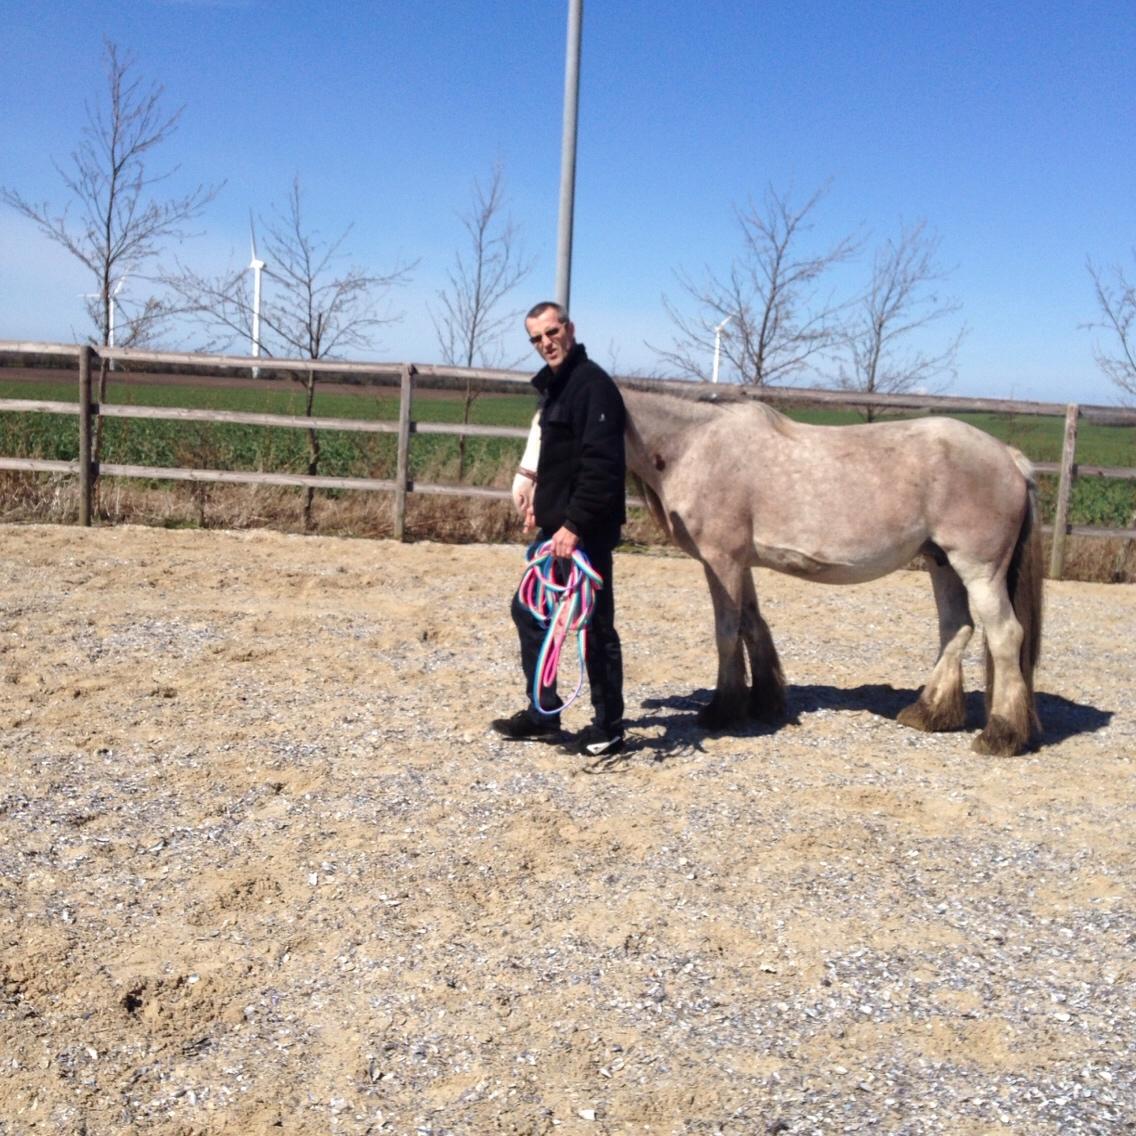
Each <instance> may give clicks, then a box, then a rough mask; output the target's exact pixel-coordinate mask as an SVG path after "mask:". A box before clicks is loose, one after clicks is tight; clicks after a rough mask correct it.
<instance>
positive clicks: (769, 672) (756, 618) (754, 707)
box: [741, 569, 785, 722]
mask: <svg viewBox="0 0 1136 1136" xmlns="http://www.w3.org/2000/svg"><path fill="white" fill-rule="evenodd" d="M741 635H742V642H743V643H744V644H745V647H746V651H747V652H748V654H749V669H750V678H751V685H750V691H749V714H750V717H751V718H756V719H758V721H761V722H778V721H780V720H781V719H782V718H784V717H785V676H784V674H783V673H782V671H781V660H780V659H779V658H778V657H777V648H776V647H775V646H774V645H773V636H772V635H771V634H770V631H769V624H768V623H766V622H765V619H764V618H763V617H762V614H761V609H760V608H759V607H758V603H757V589H756V588H755V587H754V583H753V571H752V569H746V570H745V573H744V576H743V579H742V624H741Z"/></svg>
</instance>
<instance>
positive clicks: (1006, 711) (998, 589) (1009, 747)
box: [970, 578, 1034, 757]
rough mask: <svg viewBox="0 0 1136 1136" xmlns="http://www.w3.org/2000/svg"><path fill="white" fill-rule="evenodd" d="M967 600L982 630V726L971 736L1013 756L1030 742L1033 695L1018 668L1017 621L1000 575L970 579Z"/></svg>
mask: <svg viewBox="0 0 1136 1136" xmlns="http://www.w3.org/2000/svg"><path fill="white" fill-rule="evenodd" d="M970 602H971V605H972V606H973V608H974V610H975V613H976V614H977V615H978V618H979V619H980V620H981V621H982V629H983V631H984V632H985V633H986V651H987V660H986V667H987V692H986V728H985V729H984V730H983V731H982V733H980V734H979V735H978V737H976V738H975V739H974V749H975V750H976V751H977V752H978V753H989V754H994V755H995V756H998V757H1013V756H1014V755H1015V754H1019V753H1024V752H1025V751H1026V750H1027V749H1029V747H1030V740H1031V736H1032V733H1033V725H1034V712H1033V699H1032V696H1031V693H1030V689H1029V684H1028V683H1027V682H1026V679H1025V677H1024V675H1023V674H1022V667H1021V649H1022V634H1023V633H1022V625H1021V624H1020V623H1019V622H1018V619H1017V617H1016V616H1015V615H1014V609H1013V605H1012V604H1011V603H1010V597H1009V594H1008V593H1007V591H1006V586H1005V583H1004V581H1003V579H1001V578H999V579H997V580H996V581H988V580H978V581H975V582H973V583H972V584H971V585H970Z"/></svg>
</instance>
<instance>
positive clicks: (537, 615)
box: [517, 540, 603, 717]
mask: <svg viewBox="0 0 1136 1136" xmlns="http://www.w3.org/2000/svg"><path fill="white" fill-rule="evenodd" d="M602 587H603V577H602V576H600V574H599V573H598V572H597V571H596V570H595V569H594V568H593V567H592V565H591V563H590V561H589V560H588V557H587V555H586V554H585V553H584V551H583V550H582V549H579V548H577V549H576V551H575V552H573V553H572V556H571V558H570V559H569V558H567V557H558V556H553V554H552V541H550V540H546V541H545V542H544V543H543V544H539V545H536V546H534V547H533V548H532V549H530V550H529V556H528V559H527V560H526V561H525V571H524V575H523V576H522V577H521V583H520V587H519V588H518V589H517V598H518V599H519V600H520V602H521V605H522V606H523V607H524V608H525V610H526V611H528V613H529V614H530V615H531V616H532V617H533V619H535V620H536V621H537V623H539V624H540V626H541V627H546V628H548V630H547V632H546V633H545V636H544V642H543V643H542V644H541V648H540V654H539V655H538V656H537V661H536V668H535V670H534V672H533V688H532V704H533V708H534V709H535V710H536V711H537V713H538V714H544V715H546V716H547V717H551V716H553V715H554V714H559V713H560V712H561V711H562V710H565V709H567V708H568V707H569V706H571V705H572V703H573V702H575V701H576V699H577V698H578V697H579V695H580V691H581V690H583V688H584V674H585V662H584V660H585V658H586V656H587V653H588V624H589V623H591V621H592V613H593V611H595V606H596V589H597V588H602ZM573 632H575V634H576V653H577V655H578V656H579V662H580V678H579V681H578V682H577V683H576V689H575V690H574V691H573V692H572V694H571V696H570V697H569V698H568V699H567V700H566V701H565V702H562V703H561V704H560V705H559V706H557V707H556V708H555V709H554V710H545V709H544V707H543V705H542V704H541V692H542V691H544V690H548V689H550V688H551V687H553V686H554V685H555V683H556V675H557V672H558V670H559V668H560V653H561V651H562V649H563V647H564V643H565V641H566V640H567V638H568V636H569V635H570V634H572V633H573Z"/></svg>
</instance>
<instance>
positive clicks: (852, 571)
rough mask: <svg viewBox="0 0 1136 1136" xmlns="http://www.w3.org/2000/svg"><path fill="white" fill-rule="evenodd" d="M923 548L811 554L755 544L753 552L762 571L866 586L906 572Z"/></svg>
mask: <svg viewBox="0 0 1136 1136" xmlns="http://www.w3.org/2000/svg"><path fill="white" fill-rule="evenodd" d="M921 544H922V541H915V542H912V543H910V544H909V542H903V543H901V544H899V545H897V546H894V547H890V548H873V549H871V550H867V549H858V550H855V551H853V550H851V549H848V550H836V549H832V550H827V551H826V552H824V553H817V552H812V553H809V552H803V551H802V550H801V549H798V548H789V547H786V546H784V545H767V544H761V543H759V542H757V541H755V542H754V546H753V549H754V553H755V554H756V556H757V562H758V564H759V565H760V566H761V567H763V568H771V569H773V571H775V572H783V573H784V574H785V575H787V576H795V577H796V578H797V579H799V580H812V581H814V582H815V583H818V584H862V583H864V582H865V581H866V580H876V579H878V578H879V577H880V576H886V575H887V574H888V573H889V572H894V571H896V570H897V569H898V568H902V567H903V566H904V565H905V564H907V563H909V562H910V561H911V560H912V558H913V557H914V556H915V554H916V553H917V552H918V551H919V548H920V546H921Z"/></svg>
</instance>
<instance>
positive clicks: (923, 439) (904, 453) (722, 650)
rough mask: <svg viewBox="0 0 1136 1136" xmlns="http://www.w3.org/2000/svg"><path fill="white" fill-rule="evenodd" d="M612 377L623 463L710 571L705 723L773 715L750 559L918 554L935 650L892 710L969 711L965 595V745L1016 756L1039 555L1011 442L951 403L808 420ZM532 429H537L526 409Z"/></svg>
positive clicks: (741, 398)
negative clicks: (981, 699) (976, 658)
mask: <svg viewBox="0 0 1136 1136" xmlns="http://www.w3.org/2000/svg"><path fill="white" fill-rule="evenodd" d="M620 390H621V393H622V395H623V399H624V404H625V406H626V408H627V426H626V431H625V443H626V456H627V465H628V469H629V470H630V471H631V472H632V473H633V474H634V475H635V476H636V477H637V478H638V479H639V482H640V484H641V486H642V490H643V497H644V499H645V500H646V503H647V505H648V507H649V509H650V511H651V513H652V515H653V516H654V518H655V520H656V521H657V522H658V523H659V525H660V526H661V527H662V529H663V530H664V531H665V532H666V533H667V534H668V536H669V537H670V538H671V539H672V540H673V541H674V543H675V544H676V545H677V546H678V547H679V548H680V549H682V550H683V551H684V552H686V553H687V554H689V555H690V556H692V557H694V559H696V560H698V561H699V562H700V563H701V564H702V567H703V570H704V572H705V575H706V582H707V584H708V585H709V589H710V596H711V599H712V602H713V607H714V629H715V639H716V642H717V648H718V677H717V685H716V687H715V690H714V694H713V697H712V698H711V700H710V703H709V704H708V705H706V706H704V707H703V708H702V709H701V711H700V712H699V714H698V723H699V725H700V726H702V727H704V728H706V729H709V730H721V729H724V728H726V727H729V726H732V725H736V724H738V723H739V722H742V721H744V720H745V719H746V718H747V717H749V718H754V719H757V720H758V721H761V722H766V723H776V722H778V721H782V720H784V719H785V717H786V694H785V678H784V674H783V671H782V668H781V663H780V660H779V658H778V655H777V650H776V648H775V646H774V643H773V637H772V634H771V633H770V630H769V626H768V624H767V623H766V621H765V619H764V618H763V616H762V614H761V610H760V608H759V606H758V599H757V590H756V587H755V585H754V580H753V571H752V570H753V568H755V567H765V568H771V569H773V570H774V571H777V572H783V573H786V574H788V575H790V576H794V577H796V578H798V579H802V580H813V581H816V582H818V583H823V584H855V583H861V582H864V581H867V580H873V579H877V578H879V577H881V576H885V575H887V574H889V573H891V572H894V571H896V570H898V569H900V568H903V567H905V566H907V565H908V564H910V563H911V562H912V561H914V560H916V559H917V558H918V557H919V556H920V554H922V556H923V559H924V560H925V562H926V563H927V565H928V568H929V571H930V575H931V586H932V590H933V593H934V597H935V602H936V607H937V611H938V623H939V653H938V657H937V659H936V662H935V665H934V668H933V669H932V671H931V674H930V676H929V677H928V679H927V681H926V683H925V684H924V685H923V687H922V689H921V690H920V692H919V695H918V697H917V698H916V700H915V702H913V703H912V704H911V705H909V706H906V707H904V709H903V710H901V711H900V713H899V715H898V721H899V722H900V723H901V724H903V725H905V726H909V727H912V728H914V729H918V730H925V731H948V730H961V729H963V728H964V727H965V725H966V711H965V700H964V693H963V679H962V660H963V655H964V652H965V650H966V647H967V645H968V643H969V642H970V639H971V636H972V635H973V633H974V618H973V616H972V612H973V613H975V614H976V615H977V616H978V618H979V620H980V621H981V623H982V626H983V629H984V631H985V637H986V709H987V716H986V723H985V727H984V728H983V729H982V731H981V732H980V733H979V734H978V736H977V737H976V738H975V739H974V743H973V748H974V749H975V750H976V751H977V752H978V753H982V754H991V755H998V756H1012V755H1016V754H1019V753H1022V752H1024V751H1026V750H1028V749H1030V748H1032V747H1033V745H1034V742H1035V740H1036V739H1037V738H1038V737H1039V736H1040V732H1041V726H1040V722H1039V720H1038V716H1037V709H1036V704H1035V699H1034V690H1033V678H1034V670H1035V667H1036V665H1037V661H1038V656H1039V654H1040V647H1041V606H1042V578H1043V570H1042V550H1041V527H1040V524H1039V521H1038V513H1037V487H1036V482H1035V480H1034V475H1033V470H1032V467H1031V465H1030V463H1029V461H1028V460H1027V459H1026V458H1025V456H1024V455H1023V454H1021V453H1020V452H1019V451H1017V450H1016V449H1014V448H1013V447H1011V446H1007V445H1005V444H1004V443H1002V442H1000V441H998V440H997V439H996V438H993V437H992V436H991V435H989V434H986V433H984V432H983V431H981V430H979V429H977V428H976V427H973V426H970V425H967V424H966V423H964V422H961V421H958V420H957V419H953V418H939V417H930V418H918V419H911V420H904V421H889V422H871V423H865V424H858V425H848V426H813V425H807V424H804V423H800V422H796V421H794V420H793V419H790V418H788V417H786V416H785V415H783V414H781V413H779V412H778V411H777V410H775V409H774V408H772V407H770V406H768V405H767V404H765V403H764V402H761V401H758V400H756V399H754V398H752V397H747V396H746V395H745V394H744V392H742V391H740V390H737V389H732V388H715V389H714V391H713V392H707V391H706V390H705V388H704V387H694V388H681V387H678V385H677V384H676V387H675V389H674V390H673V391H667V392H660V391H659V390H658V388H657V385H650V386H648V385H647V384H642V383H640V384H636V383H635V382H634V381H632V380H626V379H624V380H621V381H620ZM691 391H693V393H690V392H691ZM679 392H682V393H679ZM529 443H530V450H531V449H532V447H533V446H534V445H539V425H538V424H537V422H536V420H535V419H534V423H533V429H532V432H531V433H530V439H529ZM526 452H528V451H526ZM533 452H534V453H535V450H533ZM747 658H748V663H749V683H748V686H747V682H746V660H747Z"/></svg>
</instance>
